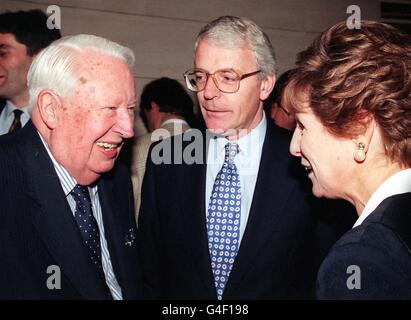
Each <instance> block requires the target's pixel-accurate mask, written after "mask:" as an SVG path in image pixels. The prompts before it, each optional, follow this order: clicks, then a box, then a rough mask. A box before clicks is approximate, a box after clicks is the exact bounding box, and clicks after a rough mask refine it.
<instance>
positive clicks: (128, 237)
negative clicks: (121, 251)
mask: <svg viewBox="0 0 411 320" xmlns="http://www.w3.org/2000/svg"><path fill="white" fill-rule="evenodd" d="M125 239H126V242H125V245H126V247H131V246H132V245H133V243H134V240H135V239H136V236H135V235H134V229H133V228H130V229H128V232H127V233H126V236H125Z"/></svg>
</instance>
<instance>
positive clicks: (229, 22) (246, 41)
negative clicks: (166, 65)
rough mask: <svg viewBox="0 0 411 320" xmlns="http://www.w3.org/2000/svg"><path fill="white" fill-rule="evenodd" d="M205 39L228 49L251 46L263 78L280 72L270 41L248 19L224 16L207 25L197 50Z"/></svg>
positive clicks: (199, 35)
mask: <svg viewBox="0 0 411 320" xmlns="http://www.w3.org/2000/svg"><path fill="white" fill-rule="evenodd" d="M203 39H207V40H210V41H212V42H214V43H215V44H217V45H218V46H220V47H223V48H228V49H232V48H240V47H244V46H245V45H246V46H249V47H250V49H252V50H253V51H254V55H255V59H256V63H257V65H258V67H259V68H260V69H261V78H264V77H266V76H268V75H272V74H276V73H277V71H278V70H277V62H276V59H275V53H274V48H273V46H272V44H271V42H270V39H269V38H268V36H267V35H266V34H265V33H264V31H263V30H262V29H261V28H260V27H259V26H258V25H257V24H256V23H255V22H253V21H251V20H249V19H247V18H241V17H235V16H222V17H219V18H217V19H215V20H214V21H211V22H210V23H208V24H206V25H205V26H204V27H203V28H202V29H201V30H200V32H199V34H198V36H197V39H196V42H195V46H194V49H195V50H196V49H197V47H198V45H199V43H200V41H201V40H203Z"/></svg>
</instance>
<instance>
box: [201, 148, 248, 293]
mask: <svg viewBox="0 0 411 320" xmlns="http://www.w3.org/2000/svg"><path fill="white" fill-rule="evenodd" d="M238 153H239V147H238V144H236V143H227V144H226V145H225V158H224V163H223V166H222V167H221V170H220V171H219V172H218V174H217V177H216V179H215V181H214V186H213V190H212V193H211V197H210V202H209V206H208V214H207V235H208V249H209V252H210V258H211V267H212V270H213V275H214V284H215V287H216V291H217V298H218V300H221V299H222V297H223V293H224V289H225V286H226V284H227V281H228V278H229V276H230V273H231V270H232V267H233V263H234V260H235V257H236V256H237V252H238V247H239V239H240V215H241V184H240V176H239V174H238V172H237V167H236V165H235V163H234V157H235V156H236V155H237V154H238Z"/></svg>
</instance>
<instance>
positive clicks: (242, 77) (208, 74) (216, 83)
mask: <svg viewBox="0 0 411 320" xmlns="http://www.w3.org/2000/svg"><path fill="white" fill-rule="evenodd" d="M193 71H201V72H204V73H205V74H206V76H207V79H206V81H205V82H204V88H203V89H201V90H192V89H190V86H189V84H188V83H189V82H188V75H187V74H188V73H189V72H193ZM221 71H232V72H234V73H235V74H236V75H237V79H236V81H238V87H237V89H236V90H235V91H224V90H221V89H220V88H219V86H218V81H217V79H216V78H215V77H214V75H215V74H216V73H217V72H221ZM261 71H262V70H261V69H259V70H257V71H254V72H249V73H244V74H242V75H240V74H239V73H238V72H237V71H235V70H234V69H219V70H216V71H214V72H213V73H210V72H208V71H206V70H204V69H201V68H191V69H188V70H187V71H186V72H184V73H183V77H184V79H185V83H186V86H187V88H188V89H189V90H191V91H193V92H201V91H203V90H204V89H205V87H206V86H207V82H208V79H209V77H210V76H211V78H212V79H213V82H214V84H215V86H216V87H217V89H218V90H219V91H221V92H223V93H236V92H238V90H240V83H241V80H243V79H245V78H248V77H251V76H253V75H256V74H258V73H260V72H261Z"/></svg>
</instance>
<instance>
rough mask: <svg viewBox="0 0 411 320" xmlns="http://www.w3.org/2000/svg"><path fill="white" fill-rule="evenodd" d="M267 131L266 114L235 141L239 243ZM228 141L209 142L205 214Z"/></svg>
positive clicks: (246, 219) (216, 140)
mask: <svg viewBox="0 0 411 320" xmlns="http://www.w3.org/2000/svg"><path fill="white" fill-rule="evenodd" d="M266 129H267V120H266V117H265V114H264V113H263V118H262V120H261V121H260V123H259V124H258V125H257V127H255V128H254V129H253V130H251V132H250V133H248V134H247V135H245V136H244V137H242V138H240V139H239V140H238V141H237V143H238V146H239V148H240V152H239V153H238V154H237V155H236V156H235V158H234V163H235V165H236V167H237V172H238V174H239V176H240V185H241V218H240V242H241V239H242V238H243V235H244V231H245V227H246V225H247V221H248V216H249V213H250V208H251V203H252V201H253V196H254V189H255V184H256V181H257V175H258V170H259V167H260V160H261V152H262V149H263V144H264V139H265V133H266ZM228 142H230V141H229V140H227V139H226V138H223V137H219V138H216V139H211V140H210V144H209V146H208V153H207V177H206V195H205V196H206V198H205V199H206V201H205V206H206V208H205V209H206V213H207V212H208V205H209V202H210V197H211V191H212V189H213V186H214V181H215V178H216V177H217V174H218V172H219V171H220V169H221V167H222V165H223V163H224V156H225V150H224V147H225V145H226V144H227V143H228Z"/></svg>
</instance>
